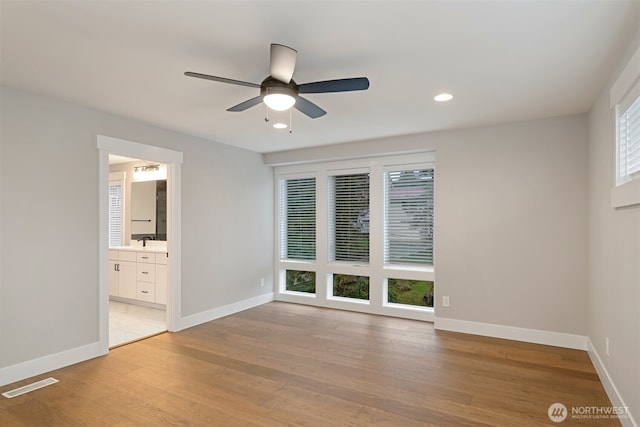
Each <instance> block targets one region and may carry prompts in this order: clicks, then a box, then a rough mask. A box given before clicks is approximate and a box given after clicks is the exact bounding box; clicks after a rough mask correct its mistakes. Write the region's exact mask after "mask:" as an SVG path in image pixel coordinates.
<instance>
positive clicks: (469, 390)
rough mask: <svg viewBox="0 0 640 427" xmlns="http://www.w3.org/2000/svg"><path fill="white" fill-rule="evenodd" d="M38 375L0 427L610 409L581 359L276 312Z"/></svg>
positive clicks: (511, 415)
mask: <svg viewBox="0 0 640 427" xmlns="http://www.w3.org/2000/svg"><path fill="white" fill-rule="evenodd" d="M47 376H54V377H56V378H58V379H59V380H60V382H59V383H56V384H54V385H51V386H49V387H45V388H43V389H40V390H36V391H33V392H31V393H28V394H25V395H23V396H19V397H17V398H14V399H5V398H2V399H0V424H1V425H2V426H3V427H6V426H38V425H42V426H92V427H93V426H165V425H180V426H211V425H216V426H218V425H220V426H290V425H304V426H336V425H340V426H370V425H377V426H394V427H395V426H523V427H524V426H543V425H553V423H551V421H550V419H549V418H548V416H547V409H548V408H549V405H550V404H551V403H554V402H561V403H564V404H565V405H566V406H567V407H571V406H603V407H606V406H610V405H611V403H610V402H609V400H608V399H607V396H606V394H605V392H604V389H603V387H602V384H601V383H600V381H599V379H598V376H597V374H596V373H595V370H594V368H593V366H592V365H591V362H590V360H589V357H588V355H587V354H586V352H582V351H576V350H570V349H563V348H557V347H550V346H543V345H535V344H528V343H521V342H514V341H507V340H500V339H495V338H487V337H479V336H472V335H465V334H459V333H450V332H438V331H435V330H434V329H433V325H432V324H430V323H427V322H419V321H413V320H407V319H397V318H390V317H382V316H374V315H367V314H362V313H354V312H343V311H338V310H330V309H323V308H318V307H309V306H301V305H295V304H287V303H278V302H274V303H269V304H265V305H262V306H259V307H256V308H253V309H250V310H247V311H243V312H241V313H237V314H235V315H232V316H228V317H225V318H221V319H218V320H215V321H213V322H209V323H206V324H203V325H199V326H196V327H193V328H190V329H187V330H185V331H181V332H179V333H175V334H163V335H158V336H155V337H152V338H149V339H146V340H143V341H139V342H136V343H133V344H130V345H126V346H123V347H119V348H116V349H113V350H112V351H111V352H110V353H109V355H107V356H105V357H101V358H97V359H93V360H90V361H87V362H83V363H80V364H77V365H73V366H69V367H67V368H63V369H60V370H57V371H54V372H52V373H48V374H47V375H45V376H42V378H45V377H47ZM37 379H39V378H37ZM34 380H35V379H30V380H25V381H21V382H20V383H16V384H12V385H8V386H5V387H2V388H1V389H0V390H1V391H6V390H9V389H12V388H15V387H17V386H19V385H23V384H28V383H30V382H32V381H34ZM566 425H589V426H604V425H606V426H611V425H620V424H619V422H618V420H584V419H582V420H571V423H566Z"/></svg>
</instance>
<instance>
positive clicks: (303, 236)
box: [280, 178, 316, 260]
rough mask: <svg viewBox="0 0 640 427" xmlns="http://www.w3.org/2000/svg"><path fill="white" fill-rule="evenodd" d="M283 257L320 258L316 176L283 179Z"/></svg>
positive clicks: (281, 257) (281, 240) (281, 247)
mask: <svg viewBox="0 0 640 427" xmlns="http://www.w3.org/2000/svg"><path fill="white" fill-rule="evenodd" d="M280 215H281V216H280V218H281V220H280V221H281V222H280V259H299V260H314V259H315V258H316V179H315V178H302V179H288V180H282V181H280Z"/></svg>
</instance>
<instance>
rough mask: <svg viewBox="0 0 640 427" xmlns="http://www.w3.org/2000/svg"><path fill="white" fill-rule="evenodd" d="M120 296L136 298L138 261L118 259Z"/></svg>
mask: <svg viewBox="0 0 640 427" xmlns="http://www.w3.org/2000/svg"><path fill="white" fill-rule="evenodd" d="M118 263H119V264H120V268H119V270H120V271H118V275H119V277H118V296H121V297H123V298H136V297H137V295H136V263H135V262H132V261H118Z"/></svg>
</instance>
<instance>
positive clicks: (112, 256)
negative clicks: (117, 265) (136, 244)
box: [109, 249, 118, 261]
mask: <svg viewBox="0 0 640 427" xmlns="http://www.w3.org/2000/svg"><path fill="white" fill-rule="evenodd" d="M109 261H118V251H114V250H111V249H109Z"/></svg>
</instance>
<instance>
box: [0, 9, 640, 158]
mask: <svg viewBox="0 0 640 427" xmlns="http://www.w3.org/2000/svg"><path fill="white" fill-rule="evenodd" d="M0 7H1V10H0V19H1V21H0V24H1V25H0V27H1V30H0V31H1V33H0V35H1V45H0V55H1V59H2V62H1V69H0V77H1V82H2V84H5V85H8V86H12V87H16V88H20V89H24V90H28V91H32V92H35V93H40V94H45V95H50V96H54V97H57V98H61V99H65V100H68V101H71V102H75V103H78V104H82V105H86V106H89V107H93V108H96V109H99V110H102V111H106V112H110V113H114V114H118V115H122V116H127V117H131V118H134V119H137V120H141V121H144V122H148V123H152V124H154V125H157V126H161V127H164V128H169V129H173V130H176V131H179V132H182V133H186V134H190V135H195V136H200V137H203V138H207V139H210V140H214V141H218V142H222V143H225V144H230V145H234V146H238V147H243V148H246V149H250V150H254V151H257V152H262V153H264V152H273V151H280V150H286V149H294V148H300V147H308V146H316V145H323V144H334V143H340V142H346V141H353V140H362V139H370V138H377V137H385V136H391V135H400V134H411V133H418V132H428V131H435V130H444V129H451V128H460V127H469V126H477V125H484V124H492V123H501V122H509V121H516V120H526V119H533V118H542V117H549V116H556V115H565V114H575V113H582V112H585V111H587V110H588V109H589V107H590V106H591V105H592V103H593V101H594V100H595V97H596V95H597V93H598V92H599V91H600V90H601V89H602V87H603V85H604V84H605V83H606V79H607V78H608V77H609V74H610V73H611V72H612V71H613V67H614V66H615V65H616V64H615V63H616V61H617V60H618V59H619V55H620V54H621V52H622V49H623V48H624V47H625V44H626V43H627V42H628V41H629V39H630V37H631V36H632V34H633V32H634V31H637V30H638V28H639V25H640V2H639V1H638V0H635V1H516V0H513V1H491V2H490V1H478V0H476V1H412V2H405V1H375V2H369V1H343V2H338V1H296V2H275V1H255V2H249V1H233V2H232V1H155V2H152V1H128V2H126V1H79V2H74V1H65V2H58V1H48V2H45V1H38V2H35V1H16V2H10V1H5V0H3V1H2V3H0ZM272 42H273V43H281V44H285V45H288V46H291V47H293V48H295V49H297V50H298V60H297V66H296V70H295V73H294V79H295V80H296V81H297V82H298V83H306V82H311V81H317V80H328V79H336V78H345V77H359V76H366V77H368V78H369V80H370V81H371V87H370V89H369V90H368V91H363V92H350V93H332V94H315V95H314V94H310V95H307V96H306V97H307V98H308V99H309V100H311V101H313V102H315V103H317V104H318V105H320V106H321V107H322V108H324V109H325V110H327V111H328V114H327V115H326V116H324V117H322V118H319V119H315V120H312V119H309V118H307V117H306V116H304V115H302V114H301V113H299V112H298V111H295V110H294V112H293V130H294V132H293V133H292V134H289V133H288V132H287V131H284V132H283V131H278V130H275V129H272V128H270V127H269V126H267V125H266V124H265V122H264V115H265V109H264V107H263V106H262V105H259V106H257V107H254V108H252V109H250V110H247V111H245V112H242V113H230V112H227V111H225V110H226V109H227V108H228V107H230V106H232V105H235V104H237V103H239V102H241V101H244V100H246V99H248V98H252V97H254V96H257V95H258V89H252V88H248V87H242V86H234V85H226V84H222V83H217V82H212V81H207V80H199V79H194V78H189V77H185V76H184V75H183V73H184V72H185V71H195V72H200V73H205V74H213V75H217V76H223V77H228V78H232V79H238V80H245V81H251V82H256V83H260V82H261V81H262V79H264V77H266V76H267V75H268V63H269V44H270V43H272ZM442 91H449V92H451V93H453V94H454V95H455V98H454V100H453V101H451V102H449V103H445V104H438V103H436V102H435V101H433V96H434V95H436V94H438V93H439V92H442Z"/></svg>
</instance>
